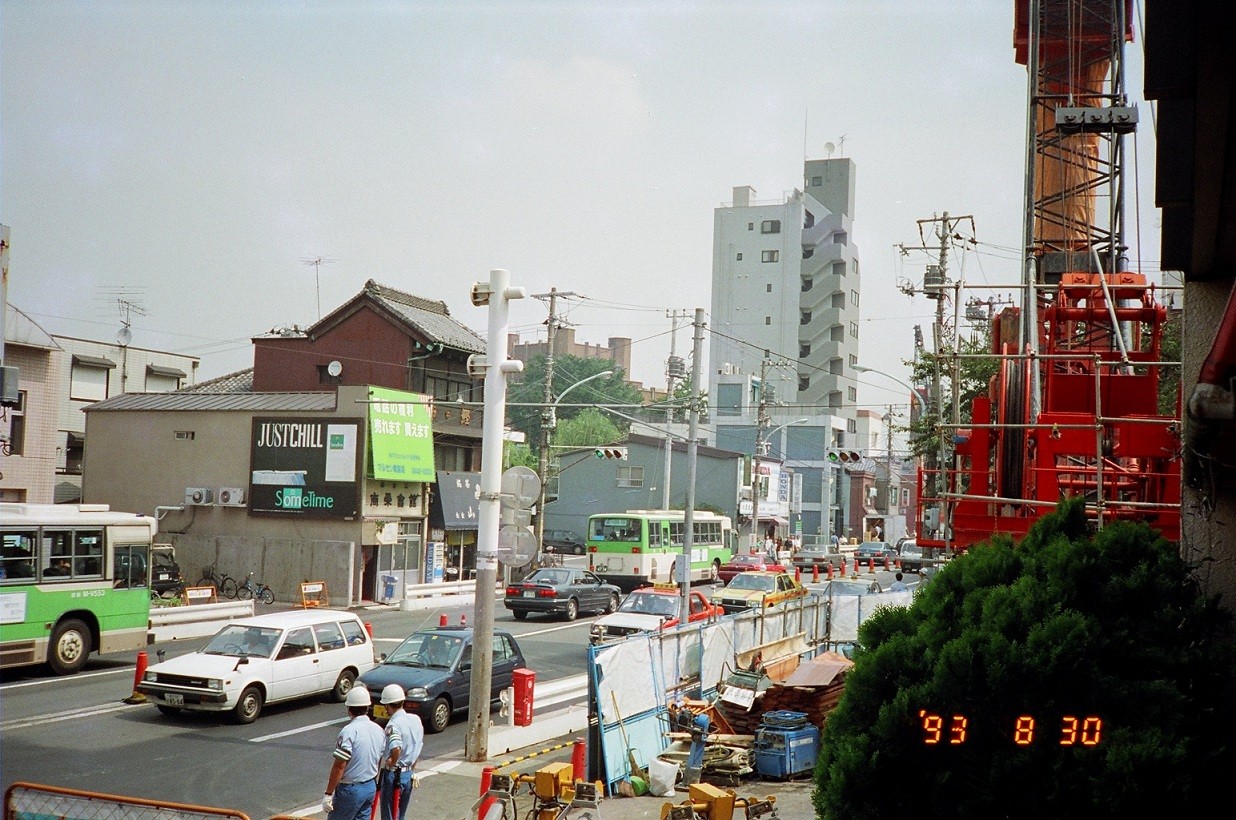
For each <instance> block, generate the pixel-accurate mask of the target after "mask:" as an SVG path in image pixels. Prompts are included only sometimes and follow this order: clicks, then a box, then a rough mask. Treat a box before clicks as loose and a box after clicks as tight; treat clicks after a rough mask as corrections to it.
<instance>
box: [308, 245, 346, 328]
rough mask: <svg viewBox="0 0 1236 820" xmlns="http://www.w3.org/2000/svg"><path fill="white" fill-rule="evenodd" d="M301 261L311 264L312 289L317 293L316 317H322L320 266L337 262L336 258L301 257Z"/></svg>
mask: <svg viewBox="0 0 1236 820" xmlns="http://www.w3.org/2000/svg"><path fill="white" fill-rule="evenodd" d="M300 261H301V262H303V263H304V264H306V265H313V286H314V288H313V289H314V291H315V292H316V293H317V295H318V318H319V319H321V318H322V277H321V273H322V266H323V265H329V264H330V263H332V262H338V261H339V260H338V259H327V258H326V257H325V256H313V257H305V256H302V257H301V260H300Z"/></svg>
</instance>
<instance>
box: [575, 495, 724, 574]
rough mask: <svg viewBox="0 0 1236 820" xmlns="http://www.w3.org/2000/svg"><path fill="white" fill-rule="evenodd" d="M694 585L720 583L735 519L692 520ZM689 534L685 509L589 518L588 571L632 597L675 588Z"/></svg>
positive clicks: (703, 515) (705, 516)
mask: <svg viewBox="0 0 1236 820" xmlns="http://www.w3.org/2000/svg"><path fill="white" fill-rule="evenodd" d="M691 523H692V529H693V534H692V538H691V570H690V575H691V580H692V581H709V580H716V578H717V573H718V571H719V570H720V569H721V565H722V564H724V563H725V562H726V561H728V560H730V557H731V556H732V555H733V554H734V548H735V547H736V546H737V535H736V534H735V532H734V527H733V525H732V524H731V523H730V519H729V517H727V516H724V515H717V514H715V513H710V512H696V513H694V514H693V515H692V520H691ZM685 531H686V524H685V514H684V513H683V511H682V510H627V511H626V512H620V513H604V514H601V515H593V516H590V517H589V519H588V532H587V534H586V536H585V540H586V541H587V542H588V566H589V567H590V568H591V569H592V571H593V572H594V573H596V574H597V575H599V576H601V577H602V578H604V579H605V580H606V581H608V582H609V583H611V584H614V585H616V586H618V587H620V588H622V589H623V590H624V591H626V592H630V591H631V590H633V589H635V588H636V587H640V586H644V585H646V584H672V583H675V581H676V580H677V577H678V576H677V569H676V567H677V563H678V561H679V560H680V559H681V558H682V542H683V534H684V532H685Z"/></svg>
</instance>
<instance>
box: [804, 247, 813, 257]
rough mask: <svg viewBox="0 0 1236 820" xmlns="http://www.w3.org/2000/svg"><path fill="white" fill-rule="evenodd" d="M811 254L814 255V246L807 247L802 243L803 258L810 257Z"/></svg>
mask: <svg viewBox="0 0 1236 820" xmlns="http://www.w3.org/2000/svg"><path fill="white" fill-rule="evenodd" d="M813 256H815V248H809V247H807V246H806V245H804V246H803V259H810V258H811V257H813Z"/></svg>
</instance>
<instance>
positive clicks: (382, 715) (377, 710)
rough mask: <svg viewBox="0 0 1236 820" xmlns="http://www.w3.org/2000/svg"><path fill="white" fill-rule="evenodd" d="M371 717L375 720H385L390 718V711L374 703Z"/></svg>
mask: <svg viewBox="0 0 1236 820" xmlns="http://www.w3.org/2000/svg"><path fill="white" fill-rule="evenodd" d="M373 716H374V719H376V720H386V719H387V718H389V717H390V716H391V711H390V709H387V708H386V707H385V706H383V705H382V704H380V703H375V704H374V706H373Z"/></svg>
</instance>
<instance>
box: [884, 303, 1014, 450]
mask: <svg viewBox="0 0 1236 820" xmlns="http://www.w3.org/2000/svg"><path fill="white" fill-rule="evenodd" d="M958 349H959V351H960V353H961V356H960V357H959V358H958V359H957V375H958V379H957V384H956V385H955V386H954V385H953V383H952V382H953V379H952V373H953V348H952V346H951V345H948V346H946V347H945V348H943V349H942V350H941V352H940V355H939V359H940V374H941V377H940V381H941V385H942V387H941V390H940V393H941V404H942V405H943V407H942V412H941V410H940V409H938V408H935V407H931V406H930V405H931V396H930V391H929V392H928V405H929V408H930V409H929V410H928V412H926V413H920V414H919V417H918V418H917V419H916V420H915V421H914V423H913V424H911V425H910V426H909V427H908V428H905V429H908V430H909V432H910V447H911V449H912V450H913V452H914V455H916V456H922V455H927V454H929V453H938V452H939V450H940V436H939V430H938V429H937V424H938V423H939V422H940V420H941V418H943V420H944V421H946V422H948V423H950V424H951V423H952V421H953V409H952V408H953V391H954V390H956V392H957V394H958V398H959V406H958V410H959V415H960V417H961V423H962V424H965V423H967V422H969V421H970V403H971V402H972V401H974V398H975V397H976V396H980V395H983V394H985V393H986V392H987V388H988V385H989V384H990V383H991V379H992V377H993V376H995V375H996V371H997V370H998V369H999V367H1000V362H999V359H997V358H996V357H995V356H988V355H983V354H989V353H991V326H990V325H980V326H978V328H977V329H976V331H975V333H974V334H973V335H972V336H969V337H968V338H963V339H961V343H960V345H959V348H958ZM936 358H937V357H936V354H934V353H923V354H921V355H920V356H919V357H918V358H917V359H915V360H914V361H913V362H908V364H909V365H910V366H911V369H912V372H913V376H912V382H913V383H914V384H926V385H930V384H931V383H932V381H933V379H934V378H935V367H936ZM949 432H951V430H950V431H949Z"/></svg>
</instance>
